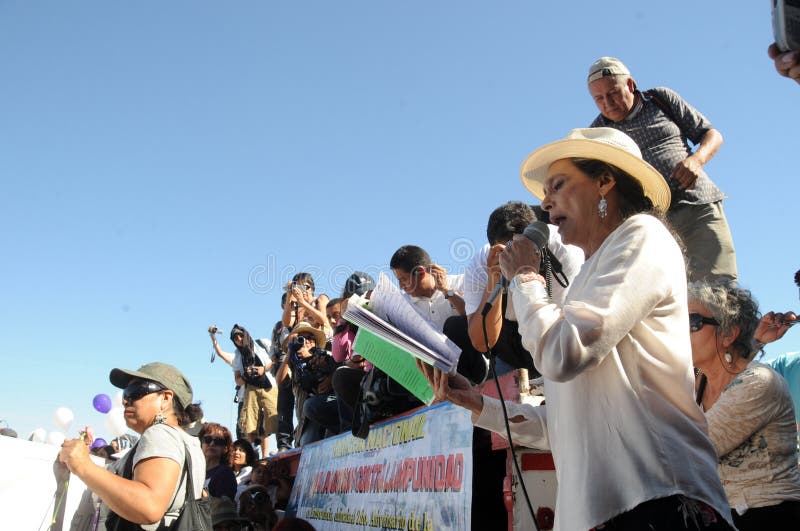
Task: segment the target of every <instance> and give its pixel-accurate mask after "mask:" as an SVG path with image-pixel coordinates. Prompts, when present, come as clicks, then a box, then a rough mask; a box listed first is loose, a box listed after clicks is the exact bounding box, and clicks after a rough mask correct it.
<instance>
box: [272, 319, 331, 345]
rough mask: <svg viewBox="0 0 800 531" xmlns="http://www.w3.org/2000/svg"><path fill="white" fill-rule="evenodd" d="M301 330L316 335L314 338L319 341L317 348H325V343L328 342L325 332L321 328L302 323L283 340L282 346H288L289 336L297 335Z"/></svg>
mask: <svg viewBox="0 0 800 531" xmlns="http://www.w3.org/2000/svg"><path fill="white" fill-rule="evenodd" d="M301 332H308V333H310V334H313V335H314V338H315V339H316V341H317V348H325V344H326V343H327V342H328V339H327V338H326V337H325V332H323V331H322V330H320V329H319V328H314V327H313V326H310V325H308V324H300V325H297V326H296V327H295V328H294V329H293V330H292V331H291V332H290V333H289V335H288V336H286V338H285V339H284V340H283V343H282V344H281V346H282V347H284V348H285V347H286V345H287V343H288V342H289V338H290V337H291V336H293V335H297V334H299V333H301Z"/></svg>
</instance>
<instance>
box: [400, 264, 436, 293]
mask: <svg viewBox="0 0 800 531" xmlns="http://www.w3.org/2000/svg"><path fill="white" fill-rule="evenodd" d="M392 272H393V273H394V276H395V278H397V283H398V284H399V285H400V289H402V290H403V291H405V292H406V293H408V294H409V295H411V296H412V297H425V296H426V295H428V294H429V293H430V292H431V291H433V290H434V289H435V288H436V283H435V281H434V280H433V275H430V274H428V273H427V272H426V271H425V268H423V267H422V266H420V267H417V268H415V269H414V270H413V271H403V270H402V269H392Z"/></svg>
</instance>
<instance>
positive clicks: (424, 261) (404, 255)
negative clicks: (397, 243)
mask: <svg viewBox="0 0 800 531" xmlns="http://www.w3.org/2000/svg"><path fill="white" fill-rule="evenodd" d="M430 264H431V257H430V255H428V253H427V252H426V251H425V249H423V248H422V247H417V246H416V245H404V246H402V247H400V248H399V249H398V250H396V251H395V252H394V254H393V255H392V259H391V260H389V267H391V268H392V269H399V270H401V271H405V272H406V273H411V271H413V270H414V268H417V267H419V266H427V265H430Z"/></svg>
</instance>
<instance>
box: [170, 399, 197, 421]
mask: <svg viewBox="0 0 800 531" xmlns="http://www.w3.org/2000/svg"><path fill="white" fill-rule="evenodd" d="M172 412H173V413H174V414H175V418H177V419H178V425H179V426H181V427H186V426H188V425H189V424H191V423H192V422H195V421H197V420H200V419H201V418H203V408H201V407H200V402H195V403H194V404H189V405H188V406H186V407H183V404H181V401H180V399H178V396H177V395H175V394H174V393H173V395H172Z"/></svg>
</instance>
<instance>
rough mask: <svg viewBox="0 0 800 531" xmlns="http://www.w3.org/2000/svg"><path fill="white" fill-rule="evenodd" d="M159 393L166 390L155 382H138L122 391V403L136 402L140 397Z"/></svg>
mask: <svg viewBox="0 0 800 531" xmlns="http://www.w3.org/2000/svg"><path fill="white" fill-rule="evenodd" d="M159 391H166V389H165V388H163V387H162V386H160V385H158V384H157V383H155V382H150V381H147V380H140V381H138V382H134V383H132V384H130V385H129V386H128V387H126V388H125V389H123V390H122V401H123V402H136V401H137V400H139V399H140V398H142V397H145V396H147V395H149V394H152V393H158V392H159Z"/></svg>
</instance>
